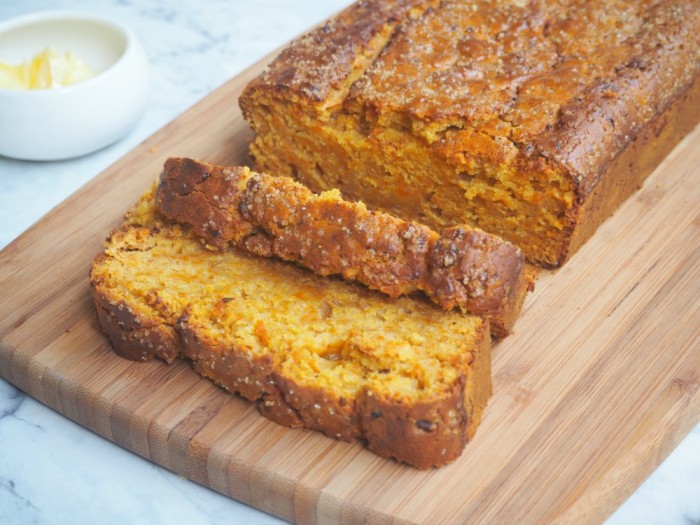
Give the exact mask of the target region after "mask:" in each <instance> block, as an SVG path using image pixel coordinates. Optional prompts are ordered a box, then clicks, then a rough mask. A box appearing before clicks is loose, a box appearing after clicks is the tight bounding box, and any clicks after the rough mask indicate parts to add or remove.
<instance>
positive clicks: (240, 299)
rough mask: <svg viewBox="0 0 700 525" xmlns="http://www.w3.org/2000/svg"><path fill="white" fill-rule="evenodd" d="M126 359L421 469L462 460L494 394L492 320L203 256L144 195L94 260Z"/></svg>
mask: <svg viewBox="0 0 700 525" xmlns="http://www.w3.org/2000/svg"><path fill="white" fill-rule="evenodd" d="M90 280H91V284H92V289H93V294H94V298H95V303H96V305H97V312H98V318H99V321H100V324H101V326H102V328H103V329H104V331H105V332H106V333H107V334H109V336H110V338H111V340H112V343H113V345H114V349H115V350H116V351H117V352H118V353H119V354H121V355H123V356H124V357H127V358H130V359H138V360H148V359H151V358H153V357H160V358H162V359H164V360H165V361H168V362H170V361H172V360H173V359H175V357H177V356H182V357H185V358H188V359H190V360H191V361H192V363H193V364H194V368H195V369H196V370H197V371H198V372H199V373H200V374H202V375H203V376H205V377H208V378H209V379H211V380H212V381H214V382H215V383H217V384H218V385H221V386H222V387H224V388H225V389H227V390H229V391H230V392H233V393H237V394H240V395H241V396H243V397H244V398H246V399H249V400H251V401H255V402H256V403H257V406H258V409H259V410H260V412H261V413H262V414H263V415H264V416H266V417H268V418H270V419H271V420H273V421H276V422H278V423H280V424H283V425H287V426H290V427H304V428H308V429H314V430H320V431H322V432H324V433H325V434H327V435H328V436H331V437H334V438H337V439H340V440H345V441H352V440H359V441H360V442H362V443H364V444H366V446H367V447H368V448H369V449H371V450H373V451H374V452H376V453H377V454H379V455H381V456H385V457H391V458H395V459H397V460H398V461H402V462H405V463H408V464H410V465H414V466H416V467H419V468H428V467H434V466H439V465H443V464H445V463H448V462H450V461H452V460H454V459H455V458H457V457H458V456H459V455H460V453H461V452H462V449H463V447H464V445H465V443H466V442H467V441H468V440H469V439H470V438H471V436H472V435H473V434H474V432H475V430H476V428H477V426H478V424H479V421H480V419H481V415H482V412H483V409H484V406H485V405H486V402H487V399H488V397H489V395H490V393H491V378H490V337H489V327H488V321H484V320H482V319H481V318H479V317H476V316H465V315H462V314H460V313H455V312H445V311H443V310H441V309H439V308H437V307H436V306H434V305H432V304H431V303H429V302H427V301H420V300H416V299H412V298H399V299H392V298H389V297H387V296H385V295H382V294H380V293H377V292H373V291H371V290H368V289H366V288H364V287H362V286H359V285H356V284H351V283H346V282H344V281H342V280H338V279H331V278H324V277H320V276H317V275H315V274H313V273H311V272H309V271H307V270H304V269H301V268H298V267H296V266H294V265H291V264H289V263H284V262H281V261H277V260H273V259H266V258H259V257H255V256H252V255H250V254H246V253H244V252H241V251H236V250H226V251H222V252H219V251H212V250H210V249H207V247H205V246H204V245H203V244H202V243H201V242H200V241H199V240H198V239H197V238H196V236H195V235H194V234H193V233H192V232H191V231H190V229H189V227H187V226H182V225H179V224H175V223H172V222H168V221H167V220H165V219H163V218H162V217H161V216H159V215H158V214H157V213H156V211H155V207H154V204H153V195H152V193H151V194H150V195H147V196H145V197H144V198H142V200H141V201H140V202H139V203H138V204H137V205H136V206H135V207H134V208H133V209H132V210H131V212H130V213H129V214H128V216H127V219H126V221H125V223H124V225H123V226H122V227H121V228H120V229H118V230H116V231H115V232H113V233H112V235H111V236H110V238H109V239H108V240H107V243H106V247H105V250H104V253H102V254H100V255H98V257H97V258H96V259H95V261H94V263H93V266H92V269H91V273H90Z"/></svg>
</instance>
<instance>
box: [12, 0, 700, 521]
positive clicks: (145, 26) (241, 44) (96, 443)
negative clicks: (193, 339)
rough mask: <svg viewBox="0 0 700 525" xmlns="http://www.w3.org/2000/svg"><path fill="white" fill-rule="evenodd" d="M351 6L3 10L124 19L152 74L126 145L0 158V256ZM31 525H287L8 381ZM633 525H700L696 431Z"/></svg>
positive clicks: (112, 1)
mask: <svg viewBox="0 0 700 525" xmlns="http://www.w3.org/2000/svg"><path fill="white" fill-rule="evenodd" d="M348 3H349V0H305V1H304V2H301V1H294V0H255V1H248V2H244V1H242V0H216V1H215V0H206V1H202V2H182V1H178V0H93V1H88V0H73V1H68V0H24V1H23V2H18V1H14V2H13V1H9V0H3V1H0V21H1V20H5V19H7V18H10V17H13V16H17V15H20V14H24V13H29V12H33V11H37V10H43V9H56V8H70V9H82V10H88V11H94V12H97V13H101V14H106V15H108V16H110V17H114V18H116V19H119V20H120V21H122V22H123V23H125V24H126V25H128V26H130V27H131V28H132V29H133V30H134V31H135V32H136V34H137V35H138V37H139V39H140V40H141V42H142V44H143V45H144V48H145V49H146V52H147V54H148V56H149V59H150V61H151V63H152V66H153V72H154V91H153V95H152V98H151V102H150V104H149V108H148V111H147V112H146V114H145V115H144V116H143V118H142V120H141V121H140V122H139V123H138V125H137V126H136V127H135V129H134V130H133V131H132V132H131V133H130V134H129V135H128V136H127V137H126V138H124V139H123V140H121V141H119V142H118V143H116V144H114V145H112V146H109V147H107V148H105V149H103V150H101V151H99V152H97V153H94V154H92V155H88V156H85V157H82V158H79V159H73V160H69V161H62V162H48V163H41V162H21V161H13V160H10V159H5V158H0V248H2V247H4V246H5V245H7V244H8V243H9V242H11V241H12V240H13V239H14V238H16V237H17V236H19V235H20V234H21V233H22V232H23V231H24V230H26V229H27V228H28V227H30V226H31V225H32V224H33V223H34V222H35V221H37V220H38V219H39V218H40V217H41V216H42V215H43V214H45V213H46V212H48V211H49V210H50V209H51V208H52V207H54V206H55V205H57V204H58V203H60V202H61V201H62V200H64V199H65V198H66V197H67V196H69V195H70V194H71V193H73V192H74V191H75V190H76V189H78V188H79V187H80V186H81V185H83V184H84V183H85V182H87V181H88V180H90V179H91V178H93V177H94V176H95V175H97V174H98V173H99V172H101V171H102V170H103V169H105V168H106V167H107V166H109V165H110V164H111V163H112V162H114V161H116V160H117V159H119V158H120V157H121V156H122V155H124V154H125V153H126V152H128V151H129V150H130V149H131V148H133V147H134V146H135V145H136V144H138V143H139V142H140V141H142V140H143V139H145V138H146V137H148V136H149V135H150V134H151V133H153V132H154V131H156V130H157V129H158V128H160V127H161V126H163V125H164V124H166V123H167V122H169V121H170V120H171V119H173V118H174V117H175V116H177V115H178V114H179V113H181V112H182V111H184V110H185V109H187V108H188V107H189V106H191V105H192V104H194V103H195V102H197V101H198V100H199V99H201V98H202V97H203V96H205V95H206V94H207V93H209V92H211V91H212V90H213V89H215V88H217V87H218V86H219V85H221V84H222V83H223V82H225V81H226V80H228V79H229V78H231V77H232V76H234V75H235V74H237V73H238V72H240V71H241V70H243V69H244V68H245V67H247V66H249V65H251V64H253V63H254V62H256V61H258V60H259V59H260V58H262V57H263V56H265V55H266V54H268V53H270V52H272V51H273V50H274V49H276V48H277V47H279V46H280V45H282V44H283V43H285V42H286V41H288V40H289V39H290V38H292V37H294V36H295V35H297V34H299V33H300V32H301V31H302V30H304V29H306V28H307V27H309V26H311V25H313V24H315V23H317V22H319V21H321V20H322V19H323V18H326V17H327V16H329V15H330V14H332V13H333V12H335V11H337V10H338V9H340V8H341V7H343V6H344V5H347V4H348ZM0 125H2V123H0ZM182 153H183V154H186V153H187V152H182ZM0 300H1V298H0ZM29 523H37V524H41V525H49V524H67V523H71V524H82V523H89V524H93V523H94V524H98V523H100V524H125V523H129V524H160V523H163V524H165V523H168V524H169V523H188V524H189V525H196V524H215V523H216V524H225V523H259V524H266V523H280V521H279V520H278V519H276V518H274V517H271V516H268V515H266V514H264V513H262V512H259V511H257V510H255V509H251V508H249V507H246V506H245V505H242V504H240V503H238V502H236V501H233V500H231V499H229V498H227V497H224V496H222V495H220V494H217V493H215V492H213V491H210V490H208V489H206V488H204V487H201V486H199V485H197V484H195V483H191V482H189V481H187V480H184V479H182V478H180V477H178V476H176V475H174V474H172V473H170V472H168V471H166V470H164V469H162V468H161V467H159V466H157V465H154V464H152V463H150V462H148V461H146V460H144V459H142V458H140V457H138V456H136V455H134V454H132V453H130V452H128V451H125V450H123V449H121V448H119V447H118V446H115V445H113V444H112V443H110V442H109V441H106V440H104V439H102V438H101V437H99V436H97V435H95V434H93V433H91V432H89V431H87V430H85V429H83V428H82V427H80V426H78V425H76V424H75V423H73V422H71V421H69V420H67V419H66V418H64V417H63V416H61V415H60V414H57V413H55V412H53V411H52V410H50V409H48V408H46V407H44V406H43V405H41V404H40V403H38V402H36V401H35V400H33V399H32V398H30V397H27V396H26V395H24V394H23V393H21V392H20V391H18V390H17V389H16V388H15V387H13V386H11V385H10V384H9V383H7V382H5V381H3V380H0V525H4V524H29ZM637 524H658V525H665V524H671V525H698V524H700V426H698V427H696V428H695V429H694V430H693V431H692V432H691V433H690V434H689V435H688V436H687V437H686V438H685V439H684V440H683V442H682V443H681V444H680V445H679V446H678V447H677V449H676V450H675V451H674V452H673V453H672V454H671V456H670V457H669V458H668V459H666V461H665V462H664V463H663V464H662V465H661V466H660V467H659V468H658V469H657V471H656V472H655V473H654V474H653V475H652V476H651V477H650V478H649V479H648V480H647V481H646V482H645V483H644V484H643V485H642V486H641V487H640V488H639V489H638V490H637V492H636V493H635V494H634V495H633V496H632V497H631V498H629V500H628V501H627V502H625V503H624V504H623V505H622V506H621V507H620V509H619V510H618V511H617V512H616V513H615V514H614V515H613V516H611V517H610V519H609V520H608V521H607V525H637Z"/></svg>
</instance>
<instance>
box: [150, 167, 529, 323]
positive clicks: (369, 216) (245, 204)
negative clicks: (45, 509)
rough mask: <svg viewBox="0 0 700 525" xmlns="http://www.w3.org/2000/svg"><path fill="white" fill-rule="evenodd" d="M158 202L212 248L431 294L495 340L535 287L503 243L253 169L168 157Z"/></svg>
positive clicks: (377, 286)
mask: <svg viewBox="0 0 700 525" xmlns="http://www.w3.org/2000/svg"><path fill="white" fill-rule="evenodd" d="M156 204H157V206H158V209H159V210H160V212H161V213H163V214H164V215H165V216H167V217H168V218H170V219H173V220H176V221H179V222H183V223H185V224H189V225H192V227H193V228H194V231H195V232H196V233H197V235H198V236H200V237H201V238H202V239H203V240H204V241H205V242H206V243H207V245H209V246H212V247H215V248H217V249H225V248H227V247H228V246H235V247H236V248H239V249H242V250H245V251H248V252H250V253H253V254H255V255H262V256H265V257H270V256H275V257H279V258H281V259H284V260H287V261H292V262H296V263H299V264H300V265H302V266H304V267H306V268H309V269H311V270H312V271H313V272H315V273H317V274H319V275H342V276H343V277H344V278H345V279H347V280H350V281H358V282H361V283H363V284H365V285H367V286H369V287H370V288H372V289H374V290H379V291H381V292H383V293H386V294H388V295H389V296H391V297H398V296H400V295H405V294H410V293H412V292H416V291H423V292H425V294H426V295H427V296H428V297H429V298H430V299H431V300H432V301H433V302H435V303H436V304H438V305H440V306H441V307H443V308H445V309H448V310H449V309H452V308H460V309H462V310H464V311H466V312H469V313H471V314H474V315H479V316H483V317H486V318H488V320H489V322H490V326H491V330H492V331H493V333H494V335H497V336H504V335H506V334H508V332H509V331H510V330H511V329H512V327H513V323H514V322H515V320H516V319H517V317H518V314H519V312H520V309H521V307H522V304H523V301H524V299H525V295H526V293H527V291H528V290H529V289H530V288H531V284H532V280H531V275H530V274H529V272H528V271H527V269H526V266H525V258H524V257H523V255H522V253H521V252H520V250H519V249H518V248H516V247H515V246H513V245H512V244H511V243H509V242H507V241H503V240H501V239H499V238H498V237H495V236H493V235H489V234H487V233H485V232H482V231H480V230H475V229H472V228H468V227H462V226H455V227H452V228H447V229H445V230H443V231H442V233H441V234H438V233H437V232H435V231H433V230H431V229H430V228H428V227H427V226H424V225H421V224H418V223H415V222H409V221H404V220H402V219H398V218H396V217H393V216H392V215H389V214H387V213H381V212H373V211H369V210H367V208H366V207H365V206H364V204H362V203H354V202H349V201H345V200H343V199H342V197H341V196H340V194H339V192H338V191H328V192H324V193H322V194H321V195H315V194H314V193H312V192H311V191H310V190H308V189H307V188H306V187H304V186H302V185H301V184H299V183H297V182H295V181H294V180H292V179H290V178H288V177H272V176H270V175H267V174H263V173H254V172H251V171H250V170H249V169H248V168H226V167H220V166H213V165H211V164H207V163H204V162H199V161H196V160H193V159H187V158H180V159H178V158H173V159H168V161H167V162H166V163H165V168H164V170H163V172H162V174H161V176H160V181H159V185H158V191H157V194H156Z"/></svg>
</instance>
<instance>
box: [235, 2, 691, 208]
mask: <svg viewBox="0 0 700 525" xmlns="http://www.w3.org/2000/svg"><path fill="white" fill-rule="evenodd" d="M698 71H700V2H698V0H682V1H672V0H662V1H656V2H654V1H650V0H633V1H629V0H616V1H612V2H602V1H600V0H596V1H586V0H571V1H559V2H555V1H552V0H532V1H527V0H521V1H515V0H512V1H495V0H491V1H483V2H469V1H467V2H465V1H458V0H445V1H443V2H439V3H435V2H434V3H430V4H429V3H427V2H406V1H400V2H391V1H388V0H371V1H365V2H359V3H357V4H355V5H353V6H351V7H350V8H348V9H347V10H346V11H344V12H343V13H342V14H341V15H339V16H338V17H336V18H335V19H333V20H331V21H329V22H328V23H327V24H325V25H323V26H321V27H319V28H317V29H316V30H314V31H312V32H311V33H309V34H308V35H305V36H304V37H302V38H301V39H299V40H297V41H295V42H294V43H293V44H292V45H291V47H290V48H288V49H287V50H286V51H284V52H283V53H282V54H281V55H280V56H279V57H278V58H277V59H275V61H273V63H272V64H271V65H270V67H269V69H268V70H267V71H266V72H265V73H264V74H263V75H262V76H261V77H260V78H258V79H257V80H256V81H254V82H253V83H252V84H251V85H250V87H249V90H256V89H269V88H273V89H274V90H275V91H276V92H278V93H279V94H281V95H282V96H284V97H287V98H289V100H290V101H294V100H305V101H307V102H311V103H313V104H316V105H317V106H319V107H321V108H323V109H324V110H325V109H330V110H332V111H351V112H362V113H363V114H364V115H365V116H367V115H370V118H372V119H376V120H377V121H380V122H381V121H382V119H389V120H391V119H394V120H396V119H397V118H403V119H405V120H404V121H403V122H402V125H407V126H411V127H413V129H414V131H416V132H417V133H424V134H425V136H426V139H427V140H428V141H431V140H432V141H434V140H438V139H440V138H442V137H443V136H445V135H449V133H451V132H452V131H455V130H462V129H470V130H473V131H476V132H477V133H483V134H485V135H487V136H489V137H493V138H496V139H497V141H499V142H501V143H502V145H503V148H504V151H506V152H507V151H508V150H512V151H514V152H515V151H519V152H520V153H524V154H526V155H528V156H538V155H541V156H544V157H545V158H547V159H549V160H550V161H553V162H555V163H558V164H559V165H561V166H563V167H564V168H565V169H566V170H568V172H569V173H570V177H571V178H572V180H573V181H574V183H575V184H576V186H577V187H578V193H579V195H581V196H585V195H586V194H587V193H588V192H589V191H590V190H591V189H592V187H594V186H595V183H596V182H597V180H598V177H599V176H600V174H601V173H602V172H603V171H604V170H605V167H606V166H607V164H608V163H609V162H610V161H611V160H612V159H613V158H614V157H615V156H616V155H617V154H618V153H619V152H620V151H621V150H622V149H624V147H625V146H626V145H627V144H628V143H629V142H630V141H632V140H634V137H635V136H636V134H637V133H638V132H639V130H640V129H642V128H643V127H644V126H645V125H646V124H647V123H648V122H650V121H651V120H652V119H653V118H654V117H655V116H657V115H659V114H661V113H662V112H663V111H664V110H665V109H666V108H667V107H668V105H669V104H670V103H671V102H672V101H673V100H674V99H675V98H677V97H678V96H680V95H681V94H682V93H683V92H684V91H685V90H686V89H687V87H688V86H689V85H690V84H691V83H692V81H693V79H694V78H695V77H696V76H697V75H698ZM249 92H250V91H249ZM245 96H246V95H244V98H245ZM397 115H399V116H400V117H397ZM421 127H423V129H421ZM428 128H429V129H428Z"/></svg>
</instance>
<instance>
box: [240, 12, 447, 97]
mask: <svg viewBox="0 0 700 525" xmlns="http://www.w3.org/2000/svg"><path fill="white" fill-rule="evenodd" d="M438 3H439V2H438V0H388V1H387V0H363V1H360V2H356V3H355V4H353V5H351V6H350V7H348V8H347V9H345V10H344V11H342V12H341V13H340V14H338V15H337V16H336V17H334V18H332V19H330V20H328V21H327V22H326V23H325V24H323V25H321V26H320V27H318V28H316V29H314V30H313V31H311V32H309V33H308V34H306V35H303V36H302V37H300V38H298V39H297V40H295V41H294V45H292V46H289V47H287V48H286V49H285V50H283V51H282V53H281V54H280V58H279V60H277V61H276V63H275V65H274V66H273V67H270V68H268V69H267V70H265V72H264V73H263V75H262V76H261V77H260V78H259V79H258V80H256V81H254V82H255V83H257V84H259V85H260V86H261V87H262V86H265V87H272V88H273V89H275V88H279V89H283V90H285V91H286V90H288V89H291V90H292V91H294V92H295V93H298V94H299V95H301V96H303V97H308V98H310V99H312V100H316V101H324V100H326V99H327V98H328V97H329V96H330V95H331V93H332V92H334V91H335V90H339V89H341V90H342V88H343V85H344V84H345V82H346V79H347V78H348V77H349V76H350V75H351V73H352V72H353V71H354V70H355V68H357V67H358V65H359V66H362V65H364V64H367V65H368V64H369V63H371V58H372V57H373V56H375V55H376V52H375V51H374V50H373V47H376V46H380V49H381V45H382V43H383V42H385V41H386V39H388V38H389V36H390V35H391V34H392V33H393V32H394V31H395V30H396V28H397V27H398V26H399V25H400V24H401V23H403V22H405V21H406V20H408V19H410V18H411V17H417V16H420V14H422V13H423V12H425V10H426V9H428V7H431V6H435V5H437V4H438Z"/></svg>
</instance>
